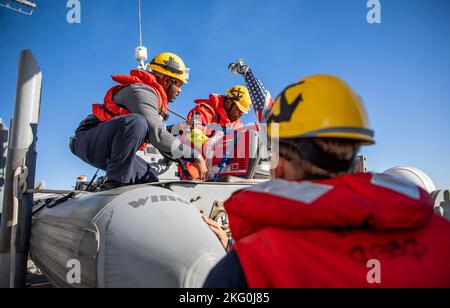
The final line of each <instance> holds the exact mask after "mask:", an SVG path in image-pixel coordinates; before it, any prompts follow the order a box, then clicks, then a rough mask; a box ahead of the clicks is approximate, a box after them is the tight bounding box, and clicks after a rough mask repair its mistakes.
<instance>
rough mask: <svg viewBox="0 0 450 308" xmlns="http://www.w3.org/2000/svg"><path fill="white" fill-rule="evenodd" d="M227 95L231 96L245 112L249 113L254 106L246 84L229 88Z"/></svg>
mask: <svg viewBox="0 0 450 308" xmlns="http://www.w3.org/2000/svg"><path fill="white" fill-rule="evenodd" d="M227 96H228V98H230V99H231V100H232V101H233V102H234V103H235V104H236V105H237V106H238V108H239V110H240V111H242V112H243V113H248V112H249V110H250V107H251V106H252V99H251V98H250V93H249V92H248V89H247V88H246V87H244V86H235V87H232V88H230V89H228V90H227Z"/></svg>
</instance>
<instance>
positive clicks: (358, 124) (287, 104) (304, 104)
mask: <svg viewBox="0 0 450 308" xmlns="http://www.w3.org/2000/svg"><path fill="white" fill-rule="evenodd" d="M268 124H269V127H268V134H269V137H272V138H278V139H297V138H314V137H316V138H340V139H352V140H359V141H361V142H362V143H363V144H374V143H375V140H374V132H373V131H372V130H371V129H370V127H369V120H368V116H367V112H366V110H365V108H364V105H363V102H362V100H361V98H360V97H359V96H358V95H357V94H356V93H355V92H354V91H353V90H352V89H351V88H350V86H349V85H348V84H347V83H345V82H344V81H343V80H341V79H339V78H337V77H334V76H330V75H316V76H312V77H308V78H306V79H304V80H302V81H300V82H299V83H296V84H294V85H291V86H289V87H287V88H286V89H285V90H284V91H283V92H282V93H281V94H280V96H279V97H278V98H277V99H276V102H275V104H274V105H273V108H272V111H271V114H270V117H269V121H268ZM273 124H277V125H279V126H278V129H275V128H274V129H272V128H271V126H273Z"/></svg>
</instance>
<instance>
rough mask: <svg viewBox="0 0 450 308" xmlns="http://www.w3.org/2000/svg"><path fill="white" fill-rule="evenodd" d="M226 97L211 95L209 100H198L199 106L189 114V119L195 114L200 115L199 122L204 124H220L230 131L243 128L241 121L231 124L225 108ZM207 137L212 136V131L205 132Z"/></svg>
mask: <svg viewBox="0 0 450 308" xmlns="http://www.w3.org/2000/svg"><path fill="white" fill-rule="evenodd" d="M225 98H226V96H223V95H220V96H219V95H216V94H211V95H210V96H209V99H198V100H196V101H195V103H196V104H197V106H195V108H194V109H192V110H191V112H189V114H188V116H187V119H188V120H191V119H192V117H193V115H194V112H197V113H199V114H200V119H199V122H200V123H202V124H219V125H220V126H222V127H227V128H230V129H235V130H236V129H239V128H242V121H241V120H240V119H239V120H237V121H235V122H233V123H231V121H230V119H229V118H228V113H227V111H226V110H225V107H224V106H223V102H224V100H225ZM205 131H206V132H205V133H206V135H207V136H210V135H211V131H210V130H205Z"/></svg>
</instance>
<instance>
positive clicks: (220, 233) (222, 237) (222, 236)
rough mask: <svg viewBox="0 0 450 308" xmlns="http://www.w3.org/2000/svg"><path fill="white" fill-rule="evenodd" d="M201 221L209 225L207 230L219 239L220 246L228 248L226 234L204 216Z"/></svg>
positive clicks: (215, 223)
mask: <svg viewBox="0 0 450 308" xmlns="http://www.w3.org/2000/svg"><path fill="white" fill-rule="evenodd" d="M203 220H204V221H205V222H206V223H207V224H208V225H209V228H210V229H211V230H212V232H214V234H215V235H216V236H217V238H218V239H219V241H220V243H221V244H222V246H223V248H225V249H227V246H228V235H227V233H226V232H225V231H224V230H223V229H222V228H221V227H220V226H219V224H218V223H217V222H215V221H214V220H212V219H209V218H208V217H206V216H203Z"/></svg>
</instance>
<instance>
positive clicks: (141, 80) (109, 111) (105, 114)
mask: <svg viewBox="0 0 450 308" xmlns="http://www.w3.org/2000/svg"><path fill="white" fill-rule="evenodd" d="M112 79H113V80H114V81H116V82H118V83H119V84H120V85H118V86H115V87H112V88H111V89H110V90H109V91H108V92H107V93H106V95H105V98H104V100H103V101H104V103H103V104H93V105H92V113H93V114H94V115H95V116H96V117H97V119H99V120H100V122H106V121H109V120H111V119H114V118H117V117H120V116H124V115H127V114H130V111H128V109H126V108H125V107H122V106H120V105H118V104H116V103H115V102H114V101H113V97H114V95H115V94H116V93H117V92H119V91H120V90H122V89H123V88H126V87H128V86H130V85H132V84H144V85H146V86H149V87H150V88H151V89H153V91H154V92H155V93H156V96H157V97H158V109H159V114H160V115H161V116H162V117H163V118H166V117H167V110H168V105H169V102H168V99H167V94H166V92H165V91H164V88H163V87H162V86H161V85H160V84H159V83H158V82H157V81H156V78H155V76H153V75H152V74H150V73H148V72H145V71H139V70H132V71H131V72H130V76H128V75H115V76H112ZM147 145H148V144H147V143H143V144H142V145H141V147H140V150H141V151H144V150H145V149H146V148H147Z"/></svg>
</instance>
